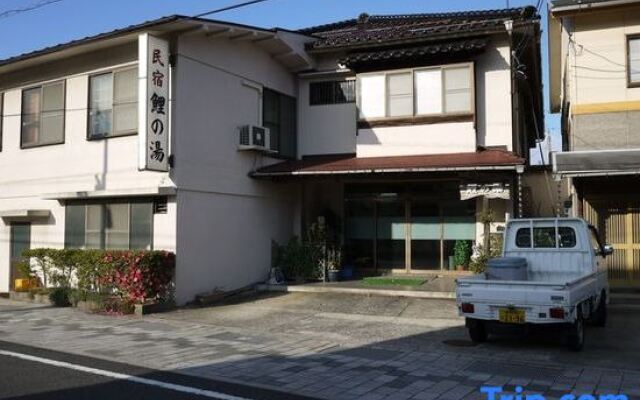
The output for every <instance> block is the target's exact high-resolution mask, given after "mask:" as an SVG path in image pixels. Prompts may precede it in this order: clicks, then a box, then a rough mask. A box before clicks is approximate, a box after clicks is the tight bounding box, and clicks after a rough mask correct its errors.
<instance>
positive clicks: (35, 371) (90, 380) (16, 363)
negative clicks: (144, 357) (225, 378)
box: [0, 342, 304, 400]
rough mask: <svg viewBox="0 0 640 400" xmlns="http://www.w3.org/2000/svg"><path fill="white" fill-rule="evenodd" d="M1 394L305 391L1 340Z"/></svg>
mask: <svg viewBox="0 0 640 400" xmlns="http://www.w3.org/2000/svg"><path fill="white" fill-rule="evenodd" d="M0 399H3V400H4V399H21V400H22V399H25V400H27V399H28V400H32V399H33V400H39V399H43V400H44V399H47V400H56V399H60V400H63V399H64V400H74V399H87V400H102V399H105V400H106V399H118V400H127V399H131V400H146V399H149V400H164V399H171V400H173V399H175V400H182V399H196V400H200V399H207V400H211V399H219V400H240V399H243V400H244V399H246V400H275V399H283V400H289V399H291V400H302V399H304V397H300V396H294V395H289V394H284V393H278V392H274V391H270V390H262V389H259V388H255V387H248V386H243V385H237V384H230V383H226V382H216V381H213V380H207V379H202V378H195V377H189V376H186V375H180V374H174V373H171V372H161V371H153V370H145V369H141V368H138V367H133V366H128V365H126V364H120V363H113V362H108V361H104V360H97V359H92V358H88V357H82V356H75V355H71V354H65V353H59V352H53V351H48V350H44V349H38V348H34V347H28V346H22V345H16V344H12V343H8V342H0Z"/></svg>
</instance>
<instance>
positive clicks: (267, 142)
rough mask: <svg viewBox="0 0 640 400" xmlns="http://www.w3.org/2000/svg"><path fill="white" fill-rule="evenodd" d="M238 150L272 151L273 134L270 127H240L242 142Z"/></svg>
mask: <svg viewBox="0 0 640 400" xmlns="http://www.w3.org/2000/svg"><path fill="white" fill-rule="evenodd" d="M238 150H258V151H271V135H270V132H269V128H264V127H262V126H255V125H245V126H242V127H240V144H239V145H238Z"/></svg>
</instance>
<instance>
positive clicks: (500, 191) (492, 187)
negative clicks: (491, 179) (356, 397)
mask: <svg viewBox="0 0 640 400" xmlns="http://www.w3.org/2000/svg"><path fill="white" fill-rule="evenodd" d="M476 197H486V198H487V199H504V200H509V199H510V198H511V193H510V191H509V184H508V183H482V184H478V183H468V184H465V185H460V200H470V199H473V198H476Z"/></svg>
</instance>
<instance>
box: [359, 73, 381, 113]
mask: <svg viewBox="0 0 640 400" xmlns="http://www.w3.org/2000/svg"><path fill="white" fill-rule="evenodd" d="M359 80H360V117H361V118H365V119H366V118H380V117H384V116H385V83H386V79H385V76H384V75H367V76H361V77H359Z"/></svg>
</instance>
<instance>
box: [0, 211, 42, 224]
mask: <svg viewBox="0 0 640 400" xmlns="http://www.w3.org/2000/svg"><path fill="white" fill-rule="evenodd" d="M50 216H51V211H49V210H29V209H26V210H10V211H0V218H2V220H4V221H5V222H9V223H10V222H35V221H42V220H45V221H46V220H48V219H49V217H50Z"/></svg>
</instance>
